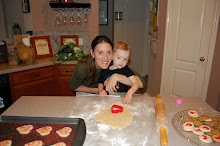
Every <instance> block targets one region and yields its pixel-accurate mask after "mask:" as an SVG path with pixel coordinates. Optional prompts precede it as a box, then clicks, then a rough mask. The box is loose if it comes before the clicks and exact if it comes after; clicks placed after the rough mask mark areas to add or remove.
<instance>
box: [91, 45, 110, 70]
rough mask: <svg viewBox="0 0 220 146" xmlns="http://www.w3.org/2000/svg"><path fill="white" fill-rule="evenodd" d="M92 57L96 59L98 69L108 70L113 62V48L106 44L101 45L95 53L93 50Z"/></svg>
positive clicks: (97, 46) (96, 48)
mask: <svg viewBox="0 0 220 146" xmlns="http://www.w3.org/2000/svg"><path fill="white" fill-rule="evenodd" d="M91 55H92V57H93V58H94V59H95V65H96V68H98V69H107V68H108V66H109V64H110V63H111V61H112V56H113V53H112V47H111V45H110V44H108V43H105V42H102V43H99V44H98V45H96V47H95V49H94V51H93V50H92V49H91Z"/></svg>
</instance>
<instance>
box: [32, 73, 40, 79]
mask: <svg viewBox="0 0 220 146" xmlns="http://www.w3.org/2000/svg"><path fill="white" fill-rule="evenodd" d="M39 76H40V75H39V74H37V75H33V76H31V77H32V78H36V77H39Z"/></svg>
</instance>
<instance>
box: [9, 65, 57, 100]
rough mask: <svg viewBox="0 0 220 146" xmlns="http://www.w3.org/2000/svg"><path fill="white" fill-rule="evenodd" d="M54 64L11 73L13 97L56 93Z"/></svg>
mask: <svg viewBox="0 0 220 146" xmlns="http://www.w3.org/2000/svg"><path fill="white" fill-rule="evenodd" d="M54 72H55V69H54V66H47V67H41V68H36V69H30V70H26V71H20V72H14V73H10V74H9V78H10V86H11V92H12V99H13V101H16V100H17V99H18V98H20V97H21V96H52V95H56V76H55V73H54Z"/></svg>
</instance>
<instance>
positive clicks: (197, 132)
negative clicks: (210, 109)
mask: <svg viewBox="0 0 220 146" xmlns="http://www.w3.org/2000/svg"><path fill="white" fill-rule="evenodd" d="M193 133H194V134H196V135H202V134H204V131H202V130H201V129H200V128H194V130H193Z"/></svg>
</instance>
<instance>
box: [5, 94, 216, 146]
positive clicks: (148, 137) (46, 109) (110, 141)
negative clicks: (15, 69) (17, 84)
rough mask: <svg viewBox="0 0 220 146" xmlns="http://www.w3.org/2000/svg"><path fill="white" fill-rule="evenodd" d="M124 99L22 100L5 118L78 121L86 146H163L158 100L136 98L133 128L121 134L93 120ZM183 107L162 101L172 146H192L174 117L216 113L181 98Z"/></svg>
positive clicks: (199, 102) (170, 100)
mask: <svg viewBox="0 0 220 146" xmlns="http://www.w3.org/2000/svg"><path fill="white" fill-rule="evenodd" d="M122 99H123V97H111V96H78V97H66V96H50V97H49V96H22V97H21V98H19V99H18V100H17V101H16V102H15V103H14V104H13V105H12V106H11V107H9V108H8V109H7V110H6V111H5V112H4V113H3V114H2V115H3V116H33V117H71V118H74V117H77V118H83V119H84V120H85V123H86V128H87V135H86V140H85V143H84V145H85V146H91V145H95V146H97V145H98V146H99V145H107V146H108V145H123V146H127V145H150V146H160V135H158V134H157V132H156V130H155V109H154V103H155V97H149V95H148V94H146V93H145V94H143V95H135V96H134V97H133V100H132V103H131V104H130V105H129V107H130V110H131V111H132V112H133V113H134V116H133V121H132V123H131V125H129V126H127V127H125V128H123V129H122V130H118V129H112V128H111V127H109V126H107V125H104V124H100V123H99V122H97V121H95V119H94V116H95V115H96V114H98V113H99V111H100V109H104V108H106V107H108V106H109V105H110V104H112V103H116V102H118V101H121V100H122ZM181 99H183V104H182V105H177V104H176V103H175V101H176V97H163V100H164V103H165V107H166V112H167V117H168V123H169V129H170V132H169V133H168V135H167V137H168V141H169V145H170V146H175V145H177V144H178V146H185V145H191V144H190V143H188V142H187V141H186V140H184V139H183V138H182V137H180V136H179V135H178V134H177V133H176V131H175V130H174V129H173V127H172V124H171V121H172V118H173V116H174V115H175V114H176V113H178V112H180V111H182V110H186V109H200V110H213V109H212V108H211V107H210V106H209V105H208V104H207V103H206V102H204V101H203V100H202V99H201V98H199V97H182V98H181Z"/></svg>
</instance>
